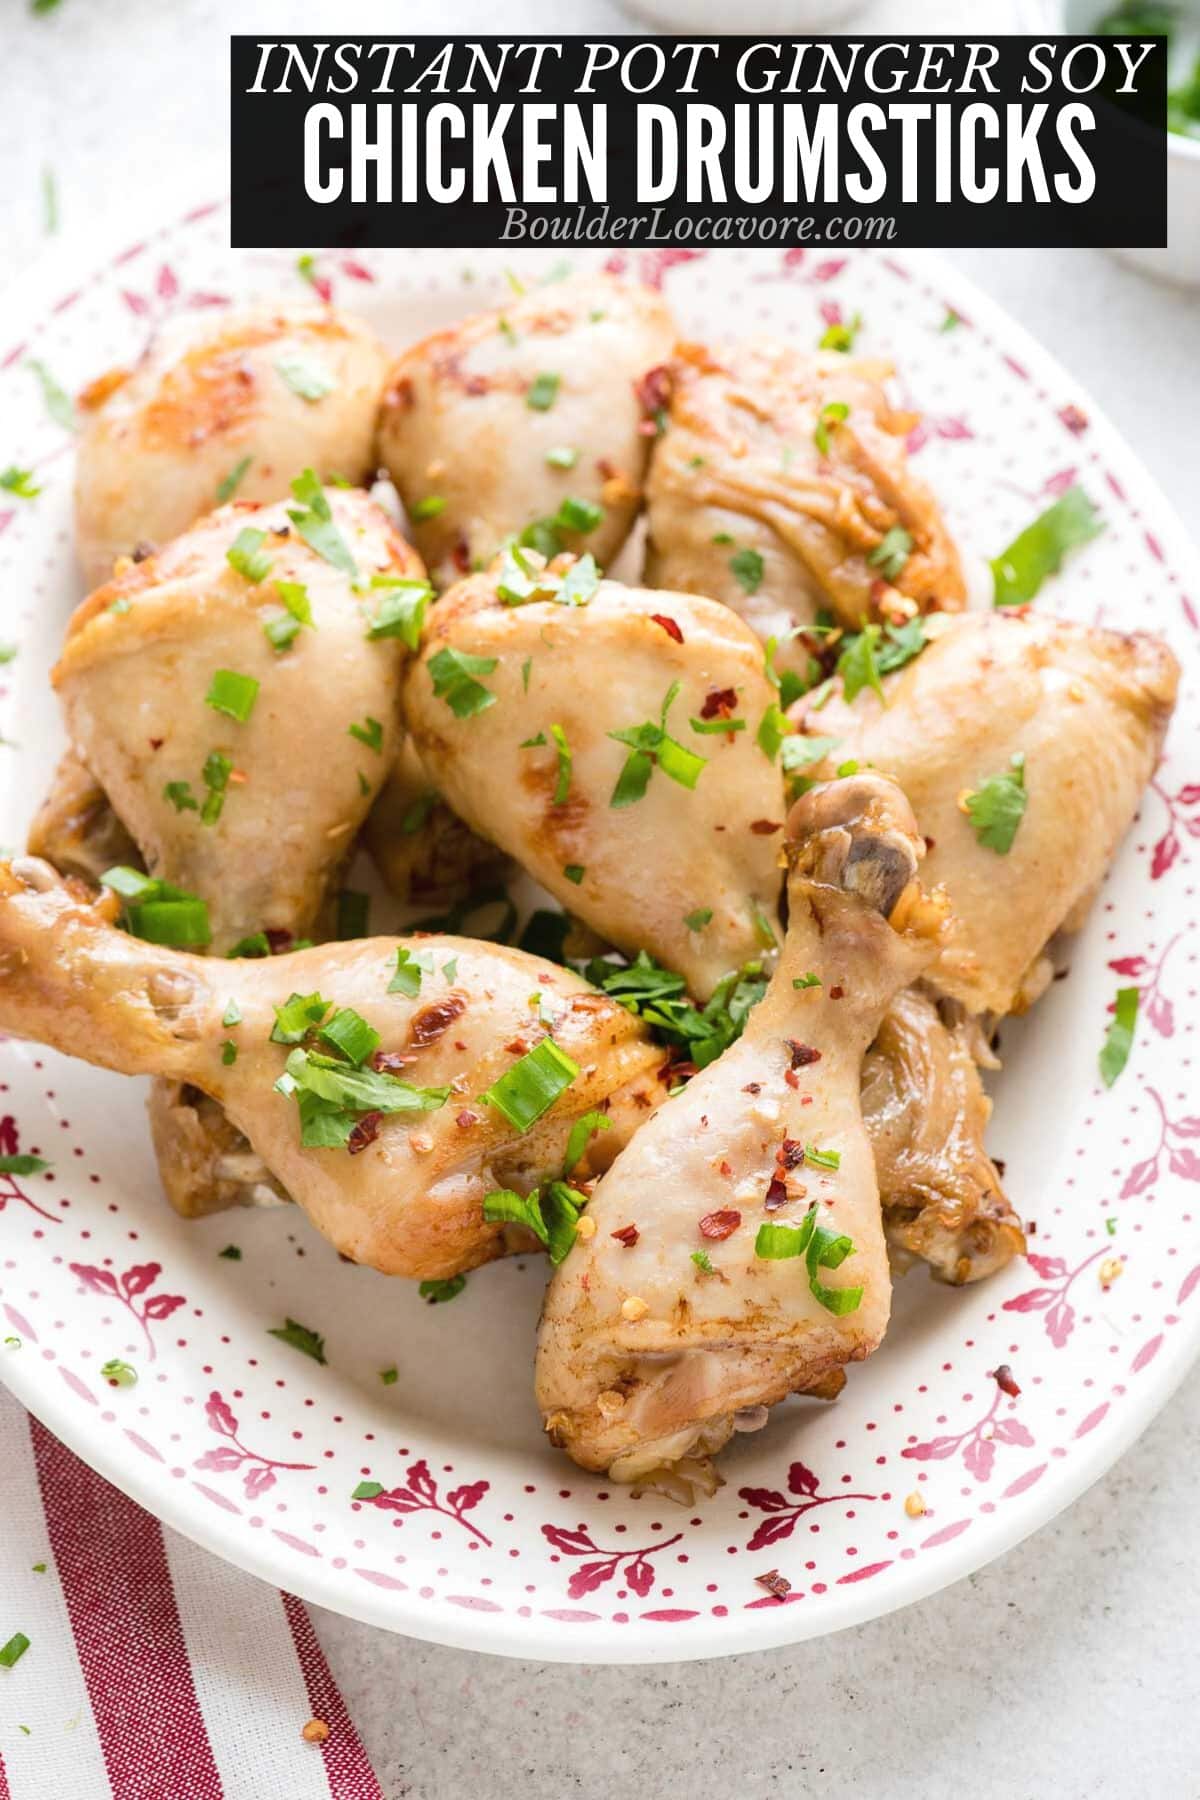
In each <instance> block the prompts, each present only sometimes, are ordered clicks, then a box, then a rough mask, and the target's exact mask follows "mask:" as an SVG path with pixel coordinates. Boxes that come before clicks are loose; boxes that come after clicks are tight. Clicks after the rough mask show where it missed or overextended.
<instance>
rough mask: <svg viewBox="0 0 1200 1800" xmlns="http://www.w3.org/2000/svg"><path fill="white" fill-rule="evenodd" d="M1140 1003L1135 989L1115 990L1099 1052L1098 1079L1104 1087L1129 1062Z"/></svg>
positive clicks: (1109, 1083)
mask: <svg viewBox="0 0 1200 1800" xmlns="http://www.w3.org/2000/svg"><path fill="white" fill-rule="evenodd" d="M1140 1001H1141V993H1140V991H1139V990H1138V989H1137V988H1135V987H1123V988H1118V989H1117V999H1116V1005H1115V1006H1114V1008H1113V1016H1112V1020H1111V1022H1110V1023H1109V1027H1108V1031H1107V1033H1106V1035H1105V1039H1104V1046H1103V1048H1102V1049H1101V1051H1100V1079H1101V1080H1102V1081H1103V1083H1104V1085H1105V1087H1109V1088H1110V1087H1111V1086H1112V1084H1113V1082H1114V1081H1115V1080H1116V1079H1117V1076H1118V1075H1119V1074H1120V1073H1121V1070H1122V1069H1123V1068H1124V1067H1125V1064H1126V1063H1127V1062H1128V1061H1129V1053H1130V1051H1131V1050H1132V1049H1133V1034H1134V1031H1135V1030H1136V1028H1137V1016H1138V1005H1139V1003H1140Z"/></svg>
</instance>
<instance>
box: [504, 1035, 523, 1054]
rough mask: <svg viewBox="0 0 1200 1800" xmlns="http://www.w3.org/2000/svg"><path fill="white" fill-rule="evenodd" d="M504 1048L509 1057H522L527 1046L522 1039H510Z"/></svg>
mask: <svg viewBox="0 0 1200 1800" xmlns="http://www.w3.org/2000/svg"><path fill="white" fill-rule="evenodd" d="M504 1048H505V1050H506V1051H507V1052H508V1054H509V1055H510V1056H524V1055H525V1052H526V1051H527V1050H528V1049H529V1045H528V1044H527V1043H526V1042H525V1039H524V1038H511V1039H510V1040H509V1042H508V1043H507V1044H505V1046H504Z"/></svg>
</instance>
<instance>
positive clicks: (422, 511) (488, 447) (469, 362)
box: [379, 275, 674, 586]
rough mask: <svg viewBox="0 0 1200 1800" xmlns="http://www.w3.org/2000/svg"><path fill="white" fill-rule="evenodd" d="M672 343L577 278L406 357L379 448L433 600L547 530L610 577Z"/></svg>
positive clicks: (596, 283)
mask: <svg viewBox="0 0 1200 1800" xmlns="http://www.w3.org/2000/svg"><path fill="white" fill-rule="evenodd" d="M673 341H674V328H673V325H672V321H671V316H670V313H669V312H668V310H667V307H666V305H665V303H664V302H663V301H662V300H661V299H660V298H659V296H658V295H657V294H654V293H652V292H651V291H650V290H649V289H648V288H642V287H635V286H628V285H627V284H626V283H624V282H620V281H615V280H613V279H612V278H611V277H610V276H607V275H578V276H575V277H573V278H572V279H571V280H568V281H560V282H552V283H548V284H546V285H545V286H543V287H539V288H535V289H533V290H532V291H530V292H529V293H526V294H523V295H520V296H517V297H514V298H513V299H512V301H511V302H510V303H508V304H506V305H504V306H503V307H499V308H497V309H496V311H494V312H487V313H479V314H477V315H475V316H474V317H473V318H469V319H463V320H461V321H460V322H459V323H458V324H457V325H451V326H450V327H448V328H447V329H446V330H445V331H439V332H435V333H434V335H433V336H432V337H428V338H425V339H423V340H422V342H420V343H418V344H413V345H412V346H410V348H409V349H407V350H405V351H404V353H403V354H402V355H401V357H400V358H399V360H398V361H397V362H396V363H395V364H394V365H393V368H392V371H391V374H390V375H389V377H388V382H387V389H386V392H385V396H384V402H383V412H382V414H381V417H380V425H379V447H380V453H381V456H382V459H383V462H384V464H385V466H386V468H387V471H388V473H389V474H390V476H391V477H392V480H393V481H394V482H395V484H396V486H397V487H398V488H399V490H400V493H401V495H402V497H403V500H404V504H405V506H406V508H407V510H408V515H409V518H410V520H411V521H412V524H413V530H414V533H415V535H416V541H417V544H418V546H419V548H420V550H421V554H422V555H423V556H424V558H425V560H426V562H427V563H428V564H429V567H430V569H431V571H432V572H433V574H434V577H435V579H436V580H437V581H438V583H439V585H442V586H445V585H446V584H448V583H450V582H452V581H455V580H457V579H458V577H459V576H460V575H465V574H467V573H468V571H469V570H471V569H473V568H479V567H481V566H482V565H483V564H484V563H486V562H488V561H489V560H490V558H491V557H492V556H494V555H495V553H496V551H497V550H498V549H499V547H500V545H501V543H502V542H503V541H504V539H505V538H506V537H508V536H509V535H510V533H513V532H520V531H523V530H524V529H525V528H526V527H527V526H533V525H536V524H537V523H538V522H539V521H541V522H542V530H543V533H545V532H546V531H553V532H554V533H556V534H557V536H558V538H559V539H560V540H561V546H562V547H564V548H567V549H582V548H585V547H586V548H587V549H589V550H590V551H592V553H593V554H594V555H595V556H596V557H597V558H598V559H599V561H600V562H601V563H603V564H604V565H606V566H607V564H608V563H610V562H611V561H612V559H613V557H614V556H615V555H616V554H617V551H618V550H619V549H620V547H621V545H622V544H623V543H624V541H625V538H626V536H627V535H628V533H629V529H630V527H631V526H632V524H633V521H634V517H635V516H636V513H637V510H638V507H639V505H640V504H641V497H642V481H643V478H644V475H645V471H646V462H647V458H648V456H649V452H650V442H651V438H652V436H653V433H654V430H655V425H654V422H653V415H654V413H655V411H656V410H657V408H658V407H659V406H660V405H661V404H662V396H661V394H660V391H659V380H660V370H661V365H662V364H663V363H665V362H666V359H667V357H668V355H669V354H670V351H671V345H672V343H673ZM542 547H543V548H545V547H546V546H545V544H544V543H543V545H542ZM551 547H553V546H551Z"/></svg>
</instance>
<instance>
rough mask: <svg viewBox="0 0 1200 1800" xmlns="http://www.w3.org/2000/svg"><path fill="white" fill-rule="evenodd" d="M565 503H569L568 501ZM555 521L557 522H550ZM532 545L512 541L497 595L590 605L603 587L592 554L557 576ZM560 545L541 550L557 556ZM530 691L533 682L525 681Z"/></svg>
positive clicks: (509, 602) (523, 602)
mask: <svg viewBox="0 0 1200 1800" xmlns="http://www.w3.org/2000/svg"><path fill="white" fill-rule="evenodd" d="M564 504H566V503H565V502H564ZM548 523H550V524H553V521H552V520H551V521H548ZM527 549H528V546H523V545H521V544H520V543H518V542H516V541H513V540H510V541H509V543H507V544H506V545H505V547H504V560H503V561H502V563H501V565H500V574H499V576H498V577H497V580H496V597H497V599H499V600H503V602H504V604H505V605H506V606H528V605H529V603H530V602H531V601H534V600H555V601H557V602H558V604H559V605H560V606H586V605H587V603H588V601H589V600H590V599H591V597H592V595H593V594H594V593H595V592H596V589H597V588H598V587H599V586H600V570H599V569H598V568H597V566H596V559H595V557H594V556H592V555H591V554H590V553H589V554H588V555H586V556H580V557H577V558H576V559H575V561H574V562H573V563H572V564H571V566H570V568H569V569H568V570H567V571H566V573H565V574H564V575H556V574H555V573H554V572H553V571H552V570H551V569H547V568H544V567H543V566H542V565H541V564H540V563H539V562H537V561H535V560H534V558H533V557H531V556H529V555H528V554H526V550H527ZM558 550H559V545H558V543H557V541H556V543H555V544H554V546H553V547H551V548H550V549H548V550H545V551H539V554H540V555H545V556H555V555H557V554H558ZM525 688H526V692H528V688H529V683H528V681H526V682H525Z"/></svg>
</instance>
